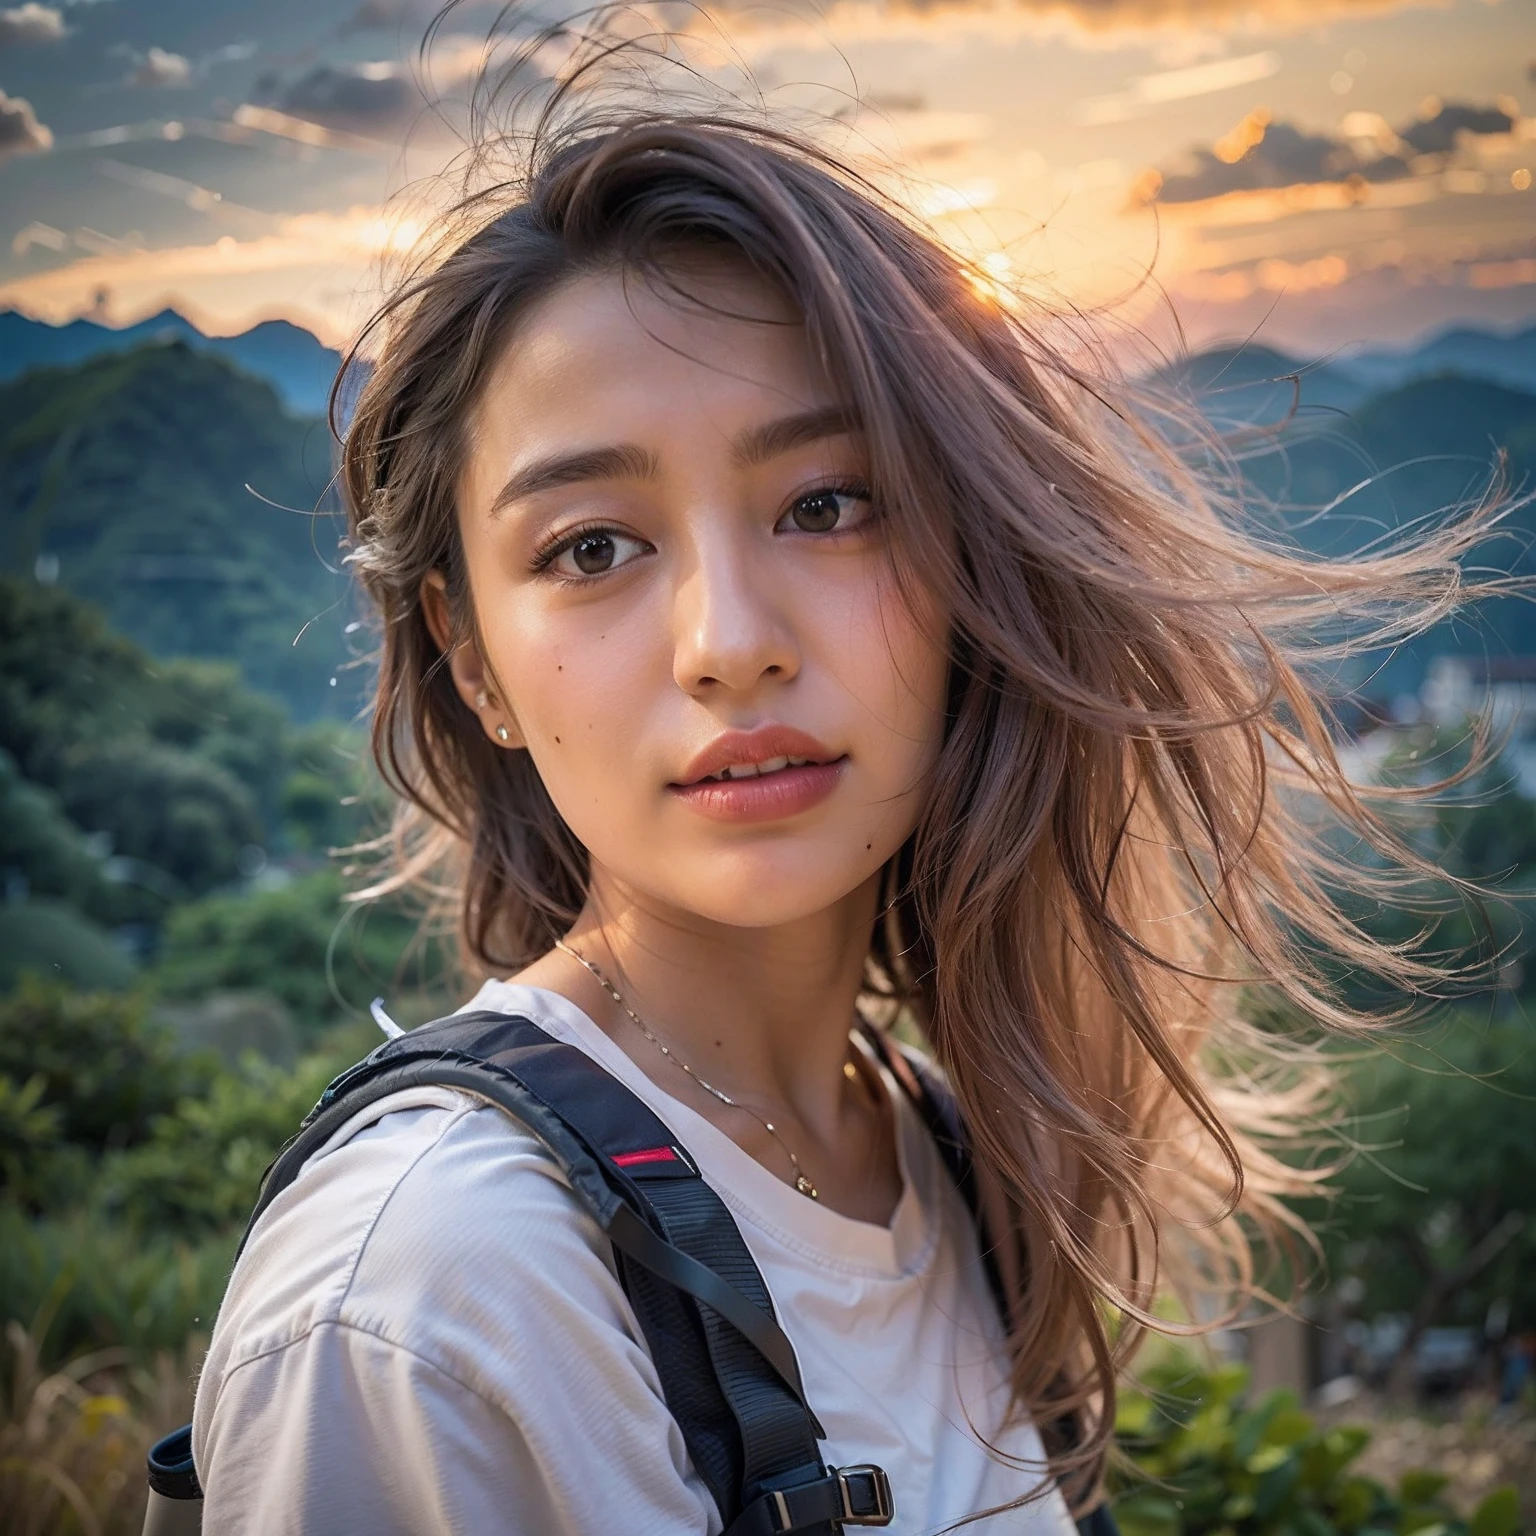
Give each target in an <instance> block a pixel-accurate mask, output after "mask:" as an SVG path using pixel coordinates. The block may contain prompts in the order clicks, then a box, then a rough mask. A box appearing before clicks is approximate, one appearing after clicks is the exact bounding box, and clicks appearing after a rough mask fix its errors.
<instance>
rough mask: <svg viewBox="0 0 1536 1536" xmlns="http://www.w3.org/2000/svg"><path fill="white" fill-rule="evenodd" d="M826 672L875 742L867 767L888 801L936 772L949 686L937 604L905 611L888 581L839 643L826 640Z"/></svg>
mask: <svg viewBox="0 0 1536 1536" xmlns="http://www.w3.org/2000/svg"><path fill="white" fill-rule="evenodd" d="M829 640H830V642H831V643H829V644H828V646H827V656H826V665H827V668H828V670H829V672H831V673H832V675H833V676H834V677H836V678H837V680H838V682H839V683H840V684H841V687H842V689H843V691H844V693H845V694H846V695H847V697H848V699H849V701H850V703H851V705H852V707H853V709H854V711H855V712H856V715H857V717H858V718H859V719H861V720H862V721H863V722H864V726H865V728H866V729H867V730H868V731H869V732H870V733H871V734H872V736H873V737H875V738H876V740H877V742H878V745H877V746H876V751H877V753H878V757H877V759H876V761H874V762H873V763H872V764H871V765H870V766H872V767H874V768H875V769H876V771H877V772H879V773H880V775H881V777H882V779H884V780H887V781H890V782H888V788H889V790H890V792H892V793H901V792H902V791H903V790H904V789H906V788H907V787H908V786H907V785H906V784H900V783H896V782H894V781H895V780H898V779H905V780H908V781H910V780H912V778H913V777H914V776H921V775H924V774H926V773H927V771H928V770H929V769H930V768H931V767H932V766H933V764H934V762H935V761H936V760H937V758H938V754H939V747H940V745H941V742H942V737H943V729H944V707H945V699H946V695H947V690H948V680H949V657H948V649H947V625H946V623H945V618H944V615H943V613H942V611H941V610H940V608H939V606H938V604H936V603H935V602H933V601H932V600H931V599H929V598H927V597H926V596H925V595H922V594H919V596H918V598H917V600H916V603H915V606H914V605H909V604H908V603H907V601H906V600H905V599H904V598H903V597H902V596H901V595H900V593H899V592H898V591H897V589H896V585H895V582H894V580H892V579H891V578H890V576H889V574H888V573H884V574H883V575H882V576H881V577H880V578H879V579H877V580H872V581H871V582H870V583H869V584H868V586H867V587H866V588H865V589H864V590H863V591H862V592H861V593H860V594H859V598H858V600H857V601H856V602H855V603H854V604H853V605H852V606H851V609H850V612H849V614H848V619H847V623H846V626H845V627H844V628H843V630H842V633H841V635H837V634H833V635H831V636H829Z"/></svg>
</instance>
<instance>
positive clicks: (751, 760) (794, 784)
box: [669, 725, 848, 822]
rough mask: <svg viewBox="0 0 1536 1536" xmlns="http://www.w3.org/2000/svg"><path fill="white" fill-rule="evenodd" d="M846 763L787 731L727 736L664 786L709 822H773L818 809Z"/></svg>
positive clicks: (803, 735)
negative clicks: (814, 807) (678, 777)
mask: <svg viewBox="0 0 1536 1536" xmlns="http://www.w3.org/2000/svg"><path fill="white" fill-rule="evenodd" d="M847 762H848V759H847V758H846V757H845V756H841V755H838V754H836V753H834V752H833V751H832V749H831V748H830V747H828V746H826V745H825V744H824V743H822V742H819V741H817V740H816V738H815V737H814V736H808V735H806V733H805V732H804V731H797V730H794V729H792V728H791V727H789V726H780V725H770V726H763V727H761V728H760V729H758V730H755V731H727V732H726V733H725V734H724V735H723V736H718V737H716V738H715V740H714V741H712V742H711V743H710V744H709V745H708V746H707V747H706V748H705V749H704V750H703V751H702V752H700V753H699V754H698V756H697V757H695V758H694V759H693V761H692V762H691V763H689V765H688V767H687V769H686V770H685V776H684V779H683V780H682V781H681V782H678V783H674V784H672V785H670V786H669V791H670V793H671V794H673V795H675V796H676V797H677V798H678V799H679V800H681V801H682V802H683V803H684V804H685V805H687V806H688V807H689V809H690V810H694V811H697V812H698V813H699V814H700V815H703V816H706V817H708V818H709V819H710V820H711V821H727V822H760V821H778V820H782V819H784V818H786V817H789V816H798V815H799V814H801V812H803V811H808V810H810V809H811V808H812V807H813V806H816V805H819V804H820V803H821V802H822V801H823V800H825V799H826V798H827V796H828V795H830V794H831V793H832V791H833V790H834V789H836V788H837V784H838V780H839V779H840V778H841V777H842V773H843V769H844V768H845V767H846V766H847Z"/></svg>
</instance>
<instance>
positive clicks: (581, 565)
mask: <svg viewBox="0 0 1536 1536" xmlns="http://www.w3.org/2000/svg"><path fill="white" fill-rule="evenodd" d="M614 554H615V550H614V547H613V540H612V538H611V537H610V536H609V535H608V534H606V533H586V534H583V535H582V536H581V538H579V539H577V541H576V542H575V543H574V544H573V545H572V546H571V559H572V560H573V561H574V562H575V564H576V569H577V570H578V571H580V572H581V573H582V575H583V576H600V575H602V573H603V572H604V571H606V570H610V569H611V568H612V566H613V557H614Z"/></svg>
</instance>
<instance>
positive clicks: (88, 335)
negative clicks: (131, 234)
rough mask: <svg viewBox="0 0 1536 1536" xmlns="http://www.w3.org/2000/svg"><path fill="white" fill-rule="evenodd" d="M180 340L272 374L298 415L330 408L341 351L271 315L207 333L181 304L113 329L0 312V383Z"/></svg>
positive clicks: (260, 375) (271, 380) (269, 379)
mask: <svg viewBox="0 0 1536 1536" xmlns="http://www.w3.org/2000/svg"><path fill="white" fill-rule="evenodd" d="M170 341H179V342H182V343H183V344H184V345H186V346H188V347H190V348H192V350H193V351H196V352H210V353H212V354H213V355H214V356H215V357H222V358H225V359H227V360H228V361H229V362H231V363H233V364H234V365H235V366H236V367H237V368H241V369H243V370H244V371H245V372H246V373H252V374H255V375H256V377H257V378H260V379H265V380H266V381H267V383H269V384H270V385H271V386H272V388H273V389H275V390H276V391H277V395H278V398H279V399H280V400H281V401H282V402H283V404H284V405H285V406H286V407H287V408H288V410H290V411H292V412H293V413H294V414H295V415H298V416H320V415H323V414H324V413H325V407H326V400H327V399H328V397H329V395H330V391H331V381H332V380H333V379H334V378H335V377H336V370H337V369H338V368H339V367H340V366H341V355H340V353H338V352H335V351H333V350H332V349H331V348H330V347H327V346H323V345H322V344H321V343H320V341H319V340H318V339H317V338H316V337H315V336H313V335H311V334H310V333H309V332H308V331H306V330H305V329H304V328H303V327H302V326H298V325H291V324H289V322H288V321H286V320H264V321H262V323H261V324H260V325H254V326H252V327H251V329H250V330H248V331H242V332H241V333H240V334H239V335H238V336H205V335H204V334H203V333H202V332H201V331H200V330H198V328H197V327H196V326H195V325H193V324H192V322H191V321H190V320H187V319H184V318H183V317H182V316H181V315H178V314H177V313H176V311H175V310H174V309H166V310H162V311H161V312H160V313H159V314H158V315H151V316H150V318H149V319H148V320H141V321H139V323H138V324H137V325H129V326H124V327H123V328H122V329H120V330H114V329H113V328H111V327H110V326H105V325H98V324H97V323H96V322H95V321H94V320H71V321H70V322H69V324H68V325H46V324H44V323H43V322H42V321H40V320H29V319H28V318H27V317H26V316H25V315H23V314H20V313H18V312H17V311H16V310H13V309H12V310H4V311H0V383H3V382H4V381H6V380H8V379H14V378H16V377H17V376H18V375H20V374H23V373H25V372H26V371H27V370H28V369H29V368H36V367H40V366H50V365H51V366H57V365H59V364H67V363H82V362H84V361H85V360H86V359H87V358H92V357H98V356H100V355H101V354H102V353H104V352H128V351H131V350H132V349H133V348H135V347H142V346H146V345H149V344H151V343H156V342H158V343H162V344H163V343H165V342H170Z"/></svg>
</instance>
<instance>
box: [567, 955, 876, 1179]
mask: <svg viewBox="0 0 1536 1536" xmlns="http://www.w3.org/2000/svg"><path fill="white" fill-rule="evenodd" d="M555 948H556V949H563V950H564V951H565V952H566V954H568V955H569V956H570V957H571V959H573V960H574V961H576V962H577V964H578V965H582V966H585V967H586V969H587V970H589V971H590V972H591V973H592V975H593V977H594V978H595V979H596V981H597V984H598V985H599V986H600V987H601V988H602V989H603V991H605V992H606V993H607V994H608V996H609V997H611V998H612V999H613V1000H614V1002H616V1003H617V1004H618V1005H619V1007H620V1008H622V1009H623V1010H624V1012H625V1013H627V1014H628V1015H629V1017H630V1019H631V1021H632V1022H633V1023H634V1026H635V1028H636V1029H638V1030H639V1031H640V1033H641V1034H642V1035H644V1036H645V1038H646V1039H647V1040H649V1041H650V1042H651V1044H652V1045H654V1046H655V1047H656V1049H657V1050H658V1051H660V1052H661V1054H662V1055H663V1056H665V1057H666V1058H667V1060H668V1061H670V1062H671V1063H672V1064H673V1065H674V1066H678V1067H681V1068H682V1069H683V1071H684V1072H686V1073H687V1074H688V1076H689V1077H691V1078H692V1079H693V1080H694V1082H696V1083H697V1084H698V1085H699V1087H700V1088H702V1089H703V1090H704V1091H705V1093H707V1094H711V1095H712V1096H713V1097H715V1098H717V1099H718V1100H719V1101H720V1102H721V1103H722V1104H724V1105H726V1106H727V1108H730V1109H740V1110H743V1111H745V1112H746V1113H747V1114H749V1115H751V1116H752V1118H753V1119H754V1120H756V1121H757V1123H758V1124H759V1125H760V1126H762V1128H763V1129H764V1130H765V1131H767V1132H768V1134H769V1135H770V1136H772V1137H773V1139H774V1140H775V1141H776V1142H778V1144H779V1145H780V1146H781V1147H782V1148H783V1149H784V1155H785V1156H786V1157H787V1158H788V1159H789V1166H790V1168H791V1169H793V1171H794V1175H795V1180H794V1183H795V1188H796V1189H798V1190H799V1191H800V1193H801V1194H802V1195H804V1196H805V1197H806V1198H807V1199H808V1200H820V1199H821V1196H820V1195H819V1194H818V1193H817V1191H816V1186H815V1185H814V1184H812V1183H811V1181H810V1180H809V1179H808V1178H806V1176H805V1174H804V1172H803V1171H802V1170H801V1167H800V1159H799V1158H798V1157H796V1156H795V1152H794V1148H793V1147H791V1146H790V1144H789V1143H788V1142H787V1141H785V1140H784V1138H783V1137H782V1136H781V1135H779V1133H778V1131H776V1130H775V1129H774V1126H773V1122H772V1121H771V1120H768V1119H765V1118H764V1117H763V1116H762V1115H760V1114H758V1112H757V1111H756V1110H755V1109H753V1108H752V1107H751V1106H750V1105H748V1104H743V1103H741V1102H740V1101H739V1100H737V1099H733V1098H732V1097H731V1096H730V1094H728V1093H723V1092H722V1091H721V1090H720V1089H718V1088H716V1087H715V1085H714V1084H713V1083H706V1082H705V1081H704V1079H703V1078H702V1077H700V1076H699V1074H698V1073H697V1072H695V1071H694V1070H693V1068H692V1067H690V1066H689V1065H688V1063H687V1062H686V1061H684V1060H683V1058H682V1057H681V1056H679V1055H678V1054H677V1052H676V1051H674V1050H673V1049H672V1047H671V1046H669V1045H666V1044H663V1042H662V1041H660V1040H658V1039H657V1038H656V1036H655V1034H653V1033H652V1031H651V1027H650V1026H649V1025H648V1024H647V1023H646V1022H645V1020H644V1019H642V1018H641V1017H640V1015H639V1014H638V1013H636V1012H635V1010H634V1009H633V1008H631V1007H630V1006H629V1004H628V1003H626V1002H625V1001H624V999H623V997H622V996H621V995H620V993H619V989H618V988H617V987H616V986H614V984H613V983H612V982H611V981H609V980H608V978H607V977H606V976H605V975H603V973H602V972H601V971H600V970H599V969H598V968H597V966H595V965H594V964H593V963H592V962H591V961H590V960H588V959H587V957H586V956H585V955H584V954H582V953H581V951H580V950H577V949H572V948H571V946H570V945H569V944H567V943H566V942H565V940H564V939H556V940H555ZM844 1070H845V1071H846V1070H847V1068H846V1067H845V1068H844Z"/></svg>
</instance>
